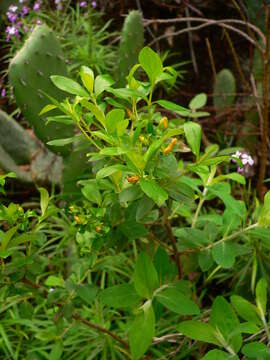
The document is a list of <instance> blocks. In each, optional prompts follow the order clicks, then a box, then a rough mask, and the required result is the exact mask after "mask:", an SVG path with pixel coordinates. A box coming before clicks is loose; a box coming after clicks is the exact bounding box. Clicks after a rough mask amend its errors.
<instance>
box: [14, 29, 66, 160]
mask: <svg viewBox="0 0 270 360" xmlns="http://www.w3.org/2000/svg"><path fill="white" fill-rule="evenodd" d="M51 75H64V76H65V75H67V70H66V64H65V62H64V59H63V57H62V52H61V48H60V45H59V43H58V40H57V38H56V36H55V35H54V33H53V32H52V30H51V29H50V28H49V27H48V26H47V25H39V26H36V28H35V29H34V31H33V33H32V34H31V35H30V37H29V38H28V39H27V40H26V42H25V44H24V46H23V47H22V48H21V49H20V50H19V52H18V53H17V54H16V56H15V57H14V58H13V59H12V61H11V63H10V65H9V80H10V83H11V85H12V87H13V92H14V96H15V100H16V102H17V104H18V106H19V107H20V109H21V111H22V113H23V115H24V117H25V119H26V120H27V121H28V123H29V124H30V125H31V126H33V129H34V132H35V134H36V136H37V137H38V138H39V139H40V140H41V141H43V142H44V144H46V143H47V142H48V141H50V140H54V139H57V138H65V137H70V136H72V135H73V127H71V126H67V125H62V124H59V123H54V122H52V123H50V124H48V125H46V124H45V121H46V117H42V116H39V113H40V111H41V109H42V108H43V107H44V106H45V105H47V104H48V98H47V97H46V96H45V95H44V94H43V93H42V91H44V92H45V93H47V94H49V95H50V96H52V97H54V98H55V99H57V100H60V101H61V100H63V99H64V97H65V94H63V92H61V91H60V90H58V89H57V88H56V87H55V86H54V85H53V84H52V83H51V80H50V76H51ZM55 113H56V112H55ZM52 115H53V113H52ZM50 148H51V149H52V150H53V151H56V152H58V153H61V154H62V155H66V154H67V153H68V152H69V150H68V149H67V148H64V147H62V148H57V149H56V148H55V147H50Z"/></svg>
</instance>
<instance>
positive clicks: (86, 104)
mask: <svg viewBox="0 0 270 360" xmlns="http://www.w3.org/2000/svg"><path fill="white" fill-rule="evenodd" d="M81 104H82V106H84V107H85V108H86V109H88V110H89V111H91V113H92V114H93V115H95V117H96V119H97V120H98V121H99V122H100V124H101V125H102V126H103V127H104V128H105V127H106V125H105V115H104V113H103V111H102V110H101V108H100V107H99V106H98V105H94V104H92V103H90V102H89V101H87V100H85V99H84V100H82V101H81Z"/></svg>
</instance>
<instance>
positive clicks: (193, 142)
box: [184, 121, 202, 158]
mask: <svg viewBox="0 0 270 360" xmlns="http://www.w3.org/2000/svg"><path fill="white" fill-rule="evenodd" d="M184 132H185V136H186V139H187V143H188V145H189V146H190V148H191V151H192V152H193V154H194V155H196V157H197V158H198V157H199V155H200V146H201V138H202V128H201V126H200V125H199V124H197V123H195V122H192V121H188V122H186V123H185V124H184Z"/></svg>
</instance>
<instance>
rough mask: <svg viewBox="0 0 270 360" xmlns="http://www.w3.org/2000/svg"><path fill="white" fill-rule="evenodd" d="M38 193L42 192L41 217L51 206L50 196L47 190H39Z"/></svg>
mask: <svg viewBox="0 0 270 360" xmlns="http://www.w3.org/2000/svg"><path fill="white" fill-rule="evenodd" d="M38 191H39V192H40V208H41V215H42V216H43V215H45V212H46V210H47V207H48V205H49V200H50V197H49V194H48V191H47V190H46V189H45V188H38Z"/></svg>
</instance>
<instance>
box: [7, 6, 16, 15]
mask: <svg viewBox="0 0 270 360" xmlns="http://www.w3.org/2000/svg"><path fill="white" fill-rule="evenodd" d="M17 11H18V6H15V5H10V6H9V8H8V12H11V13H14V14H15V13H16V12H17Z"/></svg>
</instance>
